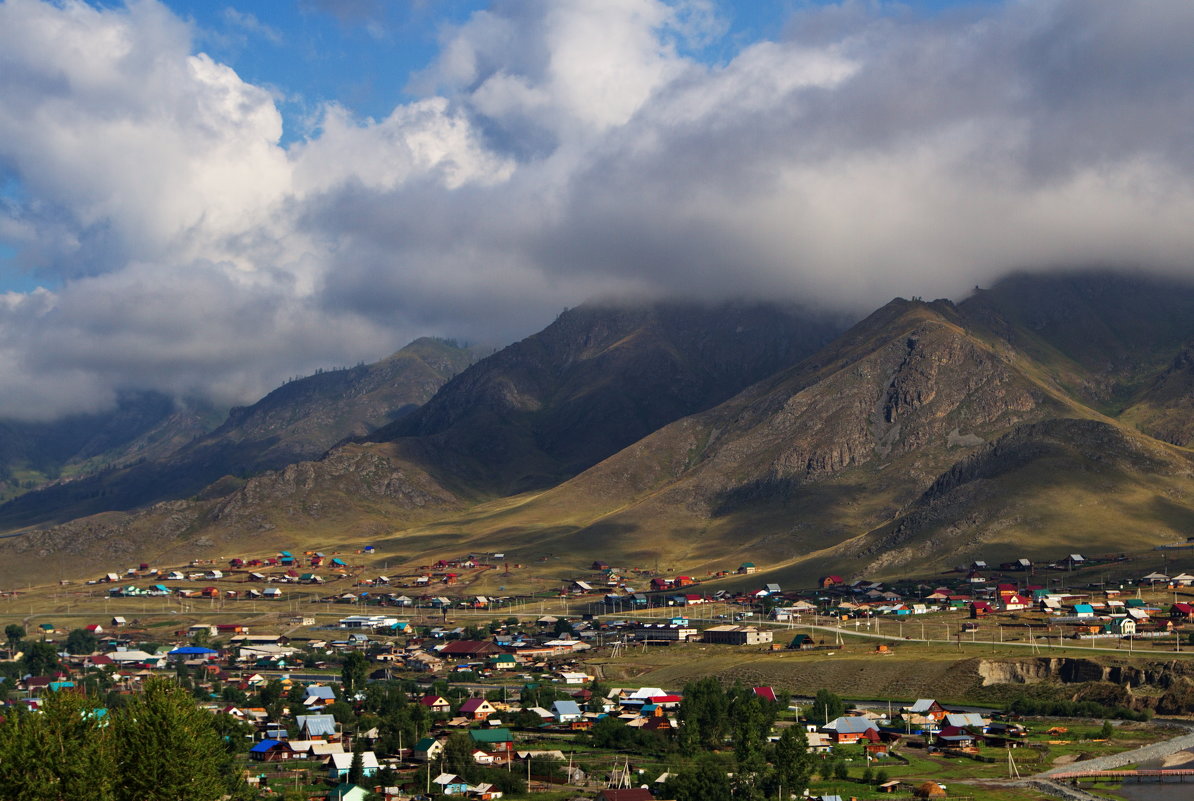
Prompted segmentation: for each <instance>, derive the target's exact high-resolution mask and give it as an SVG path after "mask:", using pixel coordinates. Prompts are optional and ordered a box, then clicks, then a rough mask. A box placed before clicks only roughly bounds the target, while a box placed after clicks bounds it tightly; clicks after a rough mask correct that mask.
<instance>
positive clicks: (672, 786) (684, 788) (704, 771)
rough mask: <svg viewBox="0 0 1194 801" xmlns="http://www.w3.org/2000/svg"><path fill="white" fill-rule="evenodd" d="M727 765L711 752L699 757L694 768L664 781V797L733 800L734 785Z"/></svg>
mask: <svg viewBox="0 0 1194 801" xmlns="http://www.w3.org/2000/svg"><path fill="white" fill-rule="evenodd" d="M727 773H728V771H727V770H726V766H725V765H724V764H723V763H721V762H720V761H719V760H717V759H716V758H714V757H713V756H712V755H710V754H705V755H702V756H701V757H699V758H698V761H697V763H696V766H695V768H694V769H692V770H686V771H683V772H681V773H680V774H678V775H676V776H673V777H672V778H670V779H668V780H667V782H665V783H664V797H665V798H674V799H675V801H731V799H732V798H733V797H734V795H733V793H734V787H733V785H732V783H731V782H730V777H729V776H728V775H727Z"/></svg>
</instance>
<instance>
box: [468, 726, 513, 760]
mask: <svg viewBox="0 0 1194 801" xmlns="http://www.w3.org/2000/svg"><path fill="white" fill-rule="evenodd" d="M468 736H469V737H471V738H472V740H473V743H474V744H476V745H477V747H479V748H482V749H484V750H486V751H488V752H489V753H491V754H495V753H501V754H512V753H514V737H512V736H511V734H510V730H509V729H473V730H472V731H470V732H469V733H468Z"/></svg>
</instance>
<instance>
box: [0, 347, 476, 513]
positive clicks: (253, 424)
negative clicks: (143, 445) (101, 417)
mask: <svg viewBox="0 0 1194 801" xmlns="http://www.w3.org/2000/svg"><path fill="white" fill-rule="evenodd" d="M473 358H474V357H473V354H472V353H471V352H470V351H469V350H468V349H467V348H462V347H459V346H457V345H455V344H452V343H449V342H446V341H442V340H435V339H420V340H416V341H415V342H413V343H411V344H410V345H407V346H406V347H404V348H403V349H402V350H400V351H398V352H397V353H395V354H394V355H392V356H390V357H388V358H386V359H383V360H382V361H379V362H376V363H374V364H369V365H359V366H357V367H353V368H349V369H343V370H329V371H324V372H320V373H317V374H315V375H313V376H309V377H307V378H303V379H298V380H295V381H291V382H290V383H288V384H286V385H284V386H282V387H280V388H278V389H276V390H274V391H273V392H271V393H270V394H269V395H267V396H265V397H264V398H262V399H261V400H260V401H258V402H257V403H255V404H253V405H252V406H247V407H241V408H236V409H233V410H232V411H231V412H229V414H228V417H227V419H226V420H225V421H224V423H223V424H222V425H220V426H219V427H218V428H216V429H215V430H214V431H211V432H210V433H209V434H205V435H204V436H201V437H198V438H196V439H194V440H192V441H191V442H189V443H188V444H187V445H185V446H184V447H181V448H178V449H177V450H175V451H174V452H172V453H169V454H166V455H164V456H162V457H160V458H145V459H143V460H141V461H138V462H137V463H135V464H130V465H127V466H124V467H120V468H117V469H113V470H108V471H104V472H102V473H99V474H96V475H92V476H88V477H86V478H82V479H79V480H75V481H64V482H60V483H58V484H54V485H52V486H48V487H45V488H43V489H41V490H39V491H35V492H29V493H26V494H25V495H22V496H21V497H19V498H16V499H14V500H11V501H9V502H8V503H6V504H4V505H3V506H0V529H6V530H12V529H17V528H21V527H25V526H30V525H38V524H43V523H47V522H51V523H52V522H62V521H64V520H69V519H72V518H76V517H81V516H83V515H88V514H95V513H97V512H105V511H112V510H125V509H132V508H135V507H138V506H142V505H144V504H148V503H153V502H155V501H160V500H164V499H169V498H185V497H188V496H191V495H194V494H196V493H199V492H201V491H204V490H206V491H207V492H208V493H209V494H213V495H220V494H223V493H226V492H228V491H230V490H231V489H234V488H235V487H237V486H239V485H240V484H241V483H243V480H244V479H245V478H247V477H249V476H251V475H255V474H257V473H260V472H262V471H265V470H273V469H278V468H281V467H284V466H286V465H288V464H292V463H294V462H298V461H301V460H304V459H314V458H317V457H319V456H321V455H323V453H324V452H326V451H327V450H328V448H330V447H332V446H333V445H335V444H336V443H338V442H340V441H342V440H344V439H347V438H349V437H353V436H362V435H364V434H366V433H368V432H369V431H371V430H373V429H375V428H377V427H379V426H383V425H386V424H388V423H390V422H392V421H393V420H395V419H398V418H401V417H402V416H403V415H405V414H408V413H410V411H411V410H413V409H415V408H417V407H418V406H419V405H420V404H422V403H424V402H426V401H427V399H428V398H430V397H432V395H434V394H435V392H436V390H438V389H439V387H440V386H441V385H442V384H443V383H444V382H445V381H447V380H448V379H449V378H451V377H452V376H453V375H455V374H456V373H458V372H460V371H461V370H463V369H464V368H465V367H467V366H468V364H469V363H470V362H471V361H472V360H473ZM213 482H219V483H218V484H214V485H213Z"/></svg>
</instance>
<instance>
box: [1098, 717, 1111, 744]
mask: <svg viewBox="0 0 1194 801" xmlns="http://www.w3.org/2000/svg"><path fill="white" fill-rule="evenodd" d="M1114 736H1115V726H1113V725H1111V721H1109V720H1104V721H1103V728H1101V729H1099V737H1101V738H1102V739H1104V740H1110V739H1111V738H1112V737H1114Z"/></svg>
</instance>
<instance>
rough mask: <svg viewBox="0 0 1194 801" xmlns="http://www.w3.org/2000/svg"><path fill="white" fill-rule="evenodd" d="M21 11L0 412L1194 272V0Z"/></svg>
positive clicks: (2, 249)
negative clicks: (1036, 273)
mask: <svg viewBox="0 0 1194 801" xmlns="http://www.w3.org/2000/svg"><path fill="white" fill-rule="evenodd" d="M1148 10H1149V13H1147V14H1143V13H1139V10H1138V6H1137V5H1136V4H1131V3H1091V2H1089V0H983V1H982V2H972V3H950V2H944V1H943V0H923V1H920V2H917V1H915V0H914V1H913V2H909V3H905V4H896V3H888V2H879V1H878V0H843V2H840V3H830V2H788V1H786V0H785V1H783V2H762V1H761V0H738V2H731V1H730V0H721V1H720V2H719V1H718V0H504V1H502V0H495V1H494V2H480V1H479V0H408V1H407V2H397V1H396V0H395V1H394V2H385V1H383V0H295V2H270V3H261V2H258V3H246V2H242V3H235V4H234V3H208V2H200V0H185V1H184V0H165V2H162V1H160V0H129V2H128V3H127V4H125V3H124V2H118V1H117V0H111V1H110V2H104V3H102V4H99V3H95V4H93V3H87V2H84V1H83V0H0V373H2V374H3V375H4V376H5V382H3V384H0V417H4V416H6V415H16V416H23V417H41V418H44V417H52V416H54V415H57V414H61V413H66V412H69V411H80V410H89V409H97V408H103V407H104V406H106V405H108V404H110V403H111V402H112V399H113V398H115V397H116V394H117V393H118V392H120V391H122V390H128V389H154V390H160V391H163V392H168V393H172V394H175V395H179V396H183V395H187V396H194V395H203V396H206V397H209V398H211V399H212V400H214V401H216V402H219V403H245V402H251V401H253V400H255V399H256V398H257V397H260V396H261V395H262V394H264V393H265V392H267V391H269V390H270V389H272V388H273V387H275V386H276V385H277V384H278V383H279V382H280V381H281V380H283V379H284V378H286V377H288V376H293V375H299V374H306V373H310V372H311V371H312V370H314V369H315V368H318V367H329V366H334V365H343V364H354V363H356V362H358V361H361V360H367V361H368V360H373V359H377V358H381V357H383V356H385V355H386V354H388V353H390V352H393V351H394V350H396V349H398V348H399V347H401V346H402V345H403V344H405V343H406V342H409V341H410V340H412V339H414V338H416V337H418V336H422V335H441V336H449V337H457V338H462V339H469V340H473V341H477V342H484V343H488V344H493V345H501V344H505V343H507V342H510V341H512V340H514V339H516V338H519V337H522V336H526V335H527V334H530V333H532V332H533V331H535V330H537V329H539V328H541V327H542V326H543V325H545V324H547V323H549V322H550V321H551V319H553V318H554V316H555V315H556V314H558V312H559V310H560V309H561V308H562V307H565V306H575V305H577V304H580V303H583V302H585V301H586V300H590V299H594V298H608V297H617V298H626V297H635V298H648V299H649V298H686V299H697V300H720V299H725V298H745V299H751V298H767V299H787V300H791V301H794V302H802V303H809V304H817V305H822V306H831V307H834V308H839V309H847V310H851V311H854V312H859V313H861V312H865V311H866V310H868V309H871V308H874V307H875V306H877V305H879V304H882V303H884V302H886V301H888V300H890V299H891V298H892V297H894V296H905V297H907V296H912V295H918V296H924V297H953V298H959V297H962V296H964V295H965V293H966V292H968V291H969V290H970V289H971V288H972V287H973V286H975V285H976V284H982V285H986V284H989V283H990V282H992V281H994V280H997V279H998V278H999V276H1001V275H1003V274H1006V273H1007V272H1009V271H1012V270H1017V269H1053V268H1059V267H1073V266H1123V265H1129V266H1132V267H1133V268H1141V269H1147V270H1151V271H1155V272H1161V273H1166V274H1170V275H1174V274H1176V275H1182V276H1186V275H1189V274H1190V273H1191V265H1192V263H1194V260H1192V259H1191V256H1190V254H1191V253H1194V229H1192V227H1191V226H1190V225H1189V220H1190V219H1191V218H1192V217H1194V145H1192V144H1191V139H1190V136H1189V132H1190V131H1191V130H1194V85H1192V84H1191V82H1190V80H1189V76H1190V75H1191V74H1194V49H1192V48H1190V47H1189V42H1190V41H1191V40H1192V39H1194V3H1190V2H1188V0H1153V2H1150V3H1149V5H1148Z"/></svg>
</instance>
